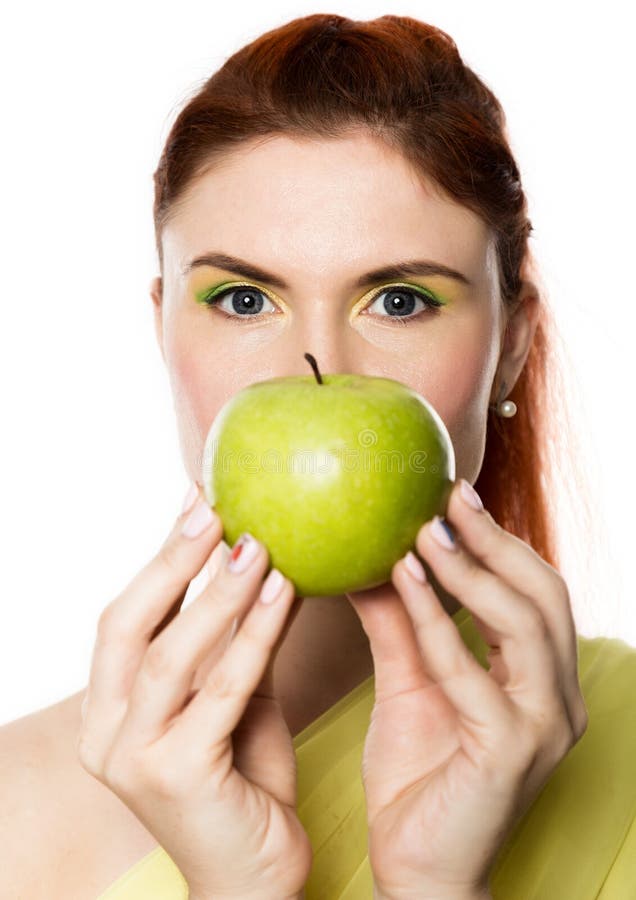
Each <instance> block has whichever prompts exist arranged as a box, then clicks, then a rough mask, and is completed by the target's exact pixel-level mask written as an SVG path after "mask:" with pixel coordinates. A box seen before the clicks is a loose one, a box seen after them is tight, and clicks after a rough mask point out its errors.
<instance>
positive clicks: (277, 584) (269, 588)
mask: <svg viewBox="0 0 636 900" xmlns="http://www.w3.org/2000/svg"><path fill="white" fill-rule="evenodd" d="M284 581H285V579H284V577H283V574H282V572H279V571H278V569H272V571H271V572H270V573H269V575H268V576H267V578H266V579H265V581H264V582H263V587H262V588H261V593H260V595H259V598H258V599H259V600H260V601H261V603H273V602H274V600H275V599H276V597H277V596H278V594H279V593H280V589H281V588H282V586H283V582H284Z"/></svg>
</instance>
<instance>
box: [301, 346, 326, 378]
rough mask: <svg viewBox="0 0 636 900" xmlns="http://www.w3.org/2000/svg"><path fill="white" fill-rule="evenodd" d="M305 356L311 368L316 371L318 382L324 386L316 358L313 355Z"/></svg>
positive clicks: (306, 354) (307, 354)
mask: <svg viewBox="0 0 636 900" xmlns="http://www.w3.org/2000/svg"><path fill="white" fill-rule="evenodd" d="M304 356H305V359H306V360H307V362H308V363H309V365H310V366H311V368H312V369H313V370H314V375H315V376H316V381H317V382H318V384H322V383H323V381H322V376H321V374H320V372H319V371H318V363H317V362H316V360H315V358H314V357H313V356H312V355H311V353H305V354H304Z"/></svg>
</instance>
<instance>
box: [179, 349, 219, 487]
mask: <svg viewBox="0 0 636 900" xmlns="http://www.w3.org/2000/svg"><path fill="white" fill-rule="evenodd" d="M195 343H196V342H195V341H193V340H190V341H184V342H176V341H175V342H173V343H172V345H171V346H170V348H169V349H168V348H166V364H167V367H168V376H169V379H170V386H171V389H172V397H173V405H174V411H175V414H176V420H177V429H178V433H179V442H180V445H181V454H182V456H183V460H184V463H185V466H186V469H187V471H188V474H189V475H190V477H191V478H193V479H196V480H197V481H200V480H201V463H202V457H203V447H204V445H205V439H206V437H207V433H208V430H209V428H210V425H211V424H212V422H213V420H214V417H215V416H216V414H217V412H218V411H219V409H220V408H221V406H222V405H223V404H224V403H225V401H226V400H227V399H228V398H229V397H230V396H231V395H232V394H233V393H234V391H235V389H236V388H235V384H234V379H233V377H232V374H233V371H234V369H233V366H232V362H231V360H230V359H229V358H228V354H227V353H223V352H222V351H218V352H216V351H215V352H214V353H211V352H209V350H208V352H201V351H200V349H199V348H198V347H196V346H195Z"/></svg>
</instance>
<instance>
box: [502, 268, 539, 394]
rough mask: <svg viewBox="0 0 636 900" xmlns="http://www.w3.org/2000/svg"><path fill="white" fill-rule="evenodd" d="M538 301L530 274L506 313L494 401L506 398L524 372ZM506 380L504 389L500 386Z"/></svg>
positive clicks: (532, 337) (535, 320)
mask: <svg viewBox="0 0 636 900" xmlns="http://www.w3.org/2000/svg"><path fill="white" fill-rule="evenodd" d="M539 302H540V292H539V288H538V286H537V284H536V283H535V282H534V281H532V280H531V279H529V278H528V279H525V280H523V281H522V282H521V289H520V291H519V294H518V295H517V299H516V301H515V304H514V306H512V307H511V308H510V311H508V312H507V313H506V315H507V316H508V319H507V324H506V327H505V331H504V337H503V346H502V349H501V356H500V357H499V365H498V367H497V373H498V374H497V377H496V378H495V383H494V384H493V396H491V398H490V402H491V403H497V402H499V400H502V399H505V398H506V397H507V396H508V395H509V394H510V391H511V390H512V389H513V387H514V385H515V384H516V382H517V379H518V378H519V376H520V375H521V372H522V370H523V367H524V365H525V363H526V359H527V358H528V353H529V352H530V347H531V346H532V341H533V339H534V333H535V331H536V328H537V323H538V320H539V309H540V307H539ZM504 383H505V385H506V387H505V390H501V387H503V384H504ZM500 386H501V387H500Z"/></svg>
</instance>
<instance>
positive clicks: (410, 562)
mask: <svg viewBox="0 0 636 900" xmlns="http://www.w3.org/2000/svg"><path fill="white" fill-rule="evenodd" d="M404 565H405V566H406V568H407V569H408V570H409V572H410V573H411V575H412V576H413V578H415V579H416V580H417V581H419V582H420V583H421V584H426V582H427V578H426V572H425V571H424V566H423V565H422V563H421V562H420V561H419V559H418V558H417V556H416V555H415V554H414V553H412V552H411V551H410V550H409V552H408V553H407V554H406V556H405V557H404Z"/></svg>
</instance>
